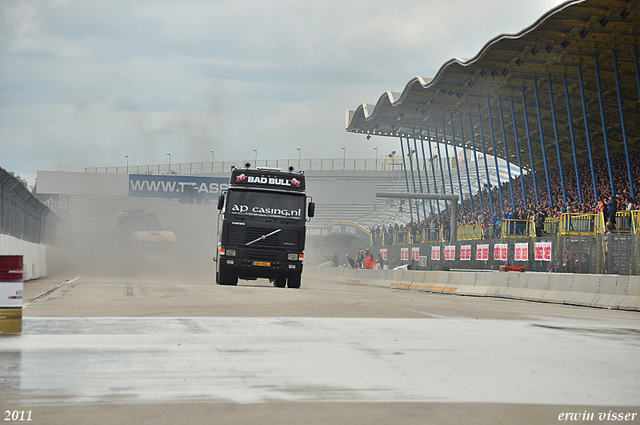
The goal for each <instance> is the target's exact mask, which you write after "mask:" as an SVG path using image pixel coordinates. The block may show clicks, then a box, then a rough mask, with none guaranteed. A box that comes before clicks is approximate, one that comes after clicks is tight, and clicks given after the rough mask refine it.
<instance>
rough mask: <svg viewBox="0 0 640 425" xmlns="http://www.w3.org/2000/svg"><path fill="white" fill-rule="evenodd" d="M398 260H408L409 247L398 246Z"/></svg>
mask: <svg viewBox="0 0 640 425" xmlns="http://www.w3.org/2000/svg"><path fill="white" fill-rule="evenodd" d="M400 261H409V248H400Z"/></svg>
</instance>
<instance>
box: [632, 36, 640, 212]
mask: <svg viewBox="0 0 640 425" xmlns="http://www.w3.org/2000/svg"><path fill="white" fill-rule="evenodd" d="M633 66H634V67H635V69H636V85H637V86H638V100H639V101H640V68H639V67H638V49H637V48H636V46H635V45H634V46H633ZM634 190H635V189H634ZM634 201H635V199H634Z"/></svg>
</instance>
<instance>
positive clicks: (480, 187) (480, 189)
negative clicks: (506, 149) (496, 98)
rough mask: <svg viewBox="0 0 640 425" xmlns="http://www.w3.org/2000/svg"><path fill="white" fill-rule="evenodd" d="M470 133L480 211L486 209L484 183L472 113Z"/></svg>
mask: <svg viewBox="0 0 640 425" xmlns="http://www.w3.org/2000/svg"><path fill="white" fill-rule="evenodd" d="M469 134H470V135H471V144H472V147H473V159H474V160H475V163H476V179H477V181H478V197H479V198H480V211H483V210H484V205H483V202H482V183H480V170H479V169H478V154H477V151H476V138H475V137H473V121H471V114H469Z"/></svg>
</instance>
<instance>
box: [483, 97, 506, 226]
mask: <svg viewBox="0 0 640 425" xmlns="http://www.w3.org/2000/svg"><path fill="white" fill-rule="evenodd" d="M487 115H488V117H489V132H490V133H491V145H492V146H493V162H494V163H495V165H496V177H497V179H498V195H499V196H500V214H504V201H503V199H502V183H500V168H499V167H498V151H496V136H495V134H493V120H492V119H491V100H490V99H489V95H487ZM507 162H508V161H507Z"/></svg>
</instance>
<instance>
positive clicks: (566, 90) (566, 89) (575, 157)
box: [562, 74, 582, 205]
mask: <svg viewBox="0 0 640 425" xmlns="http://www.w3.org/2000/svg"><path fill="white" fill-rule="evenodd" d="M562 81H563V82H564V97H565V99H567V119H568V120H569V134H570V135H571V148H572V149H573V166H574V167H575V170H576V183H577V185H578V199H579V201H580V205H582V187H581V185H580V171H579V169H578V154H577V152H576V139H575V135H574V131H573V118H572V117H571V102H570V101H569V85H568V84H567V74H562Z"/></svg>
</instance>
